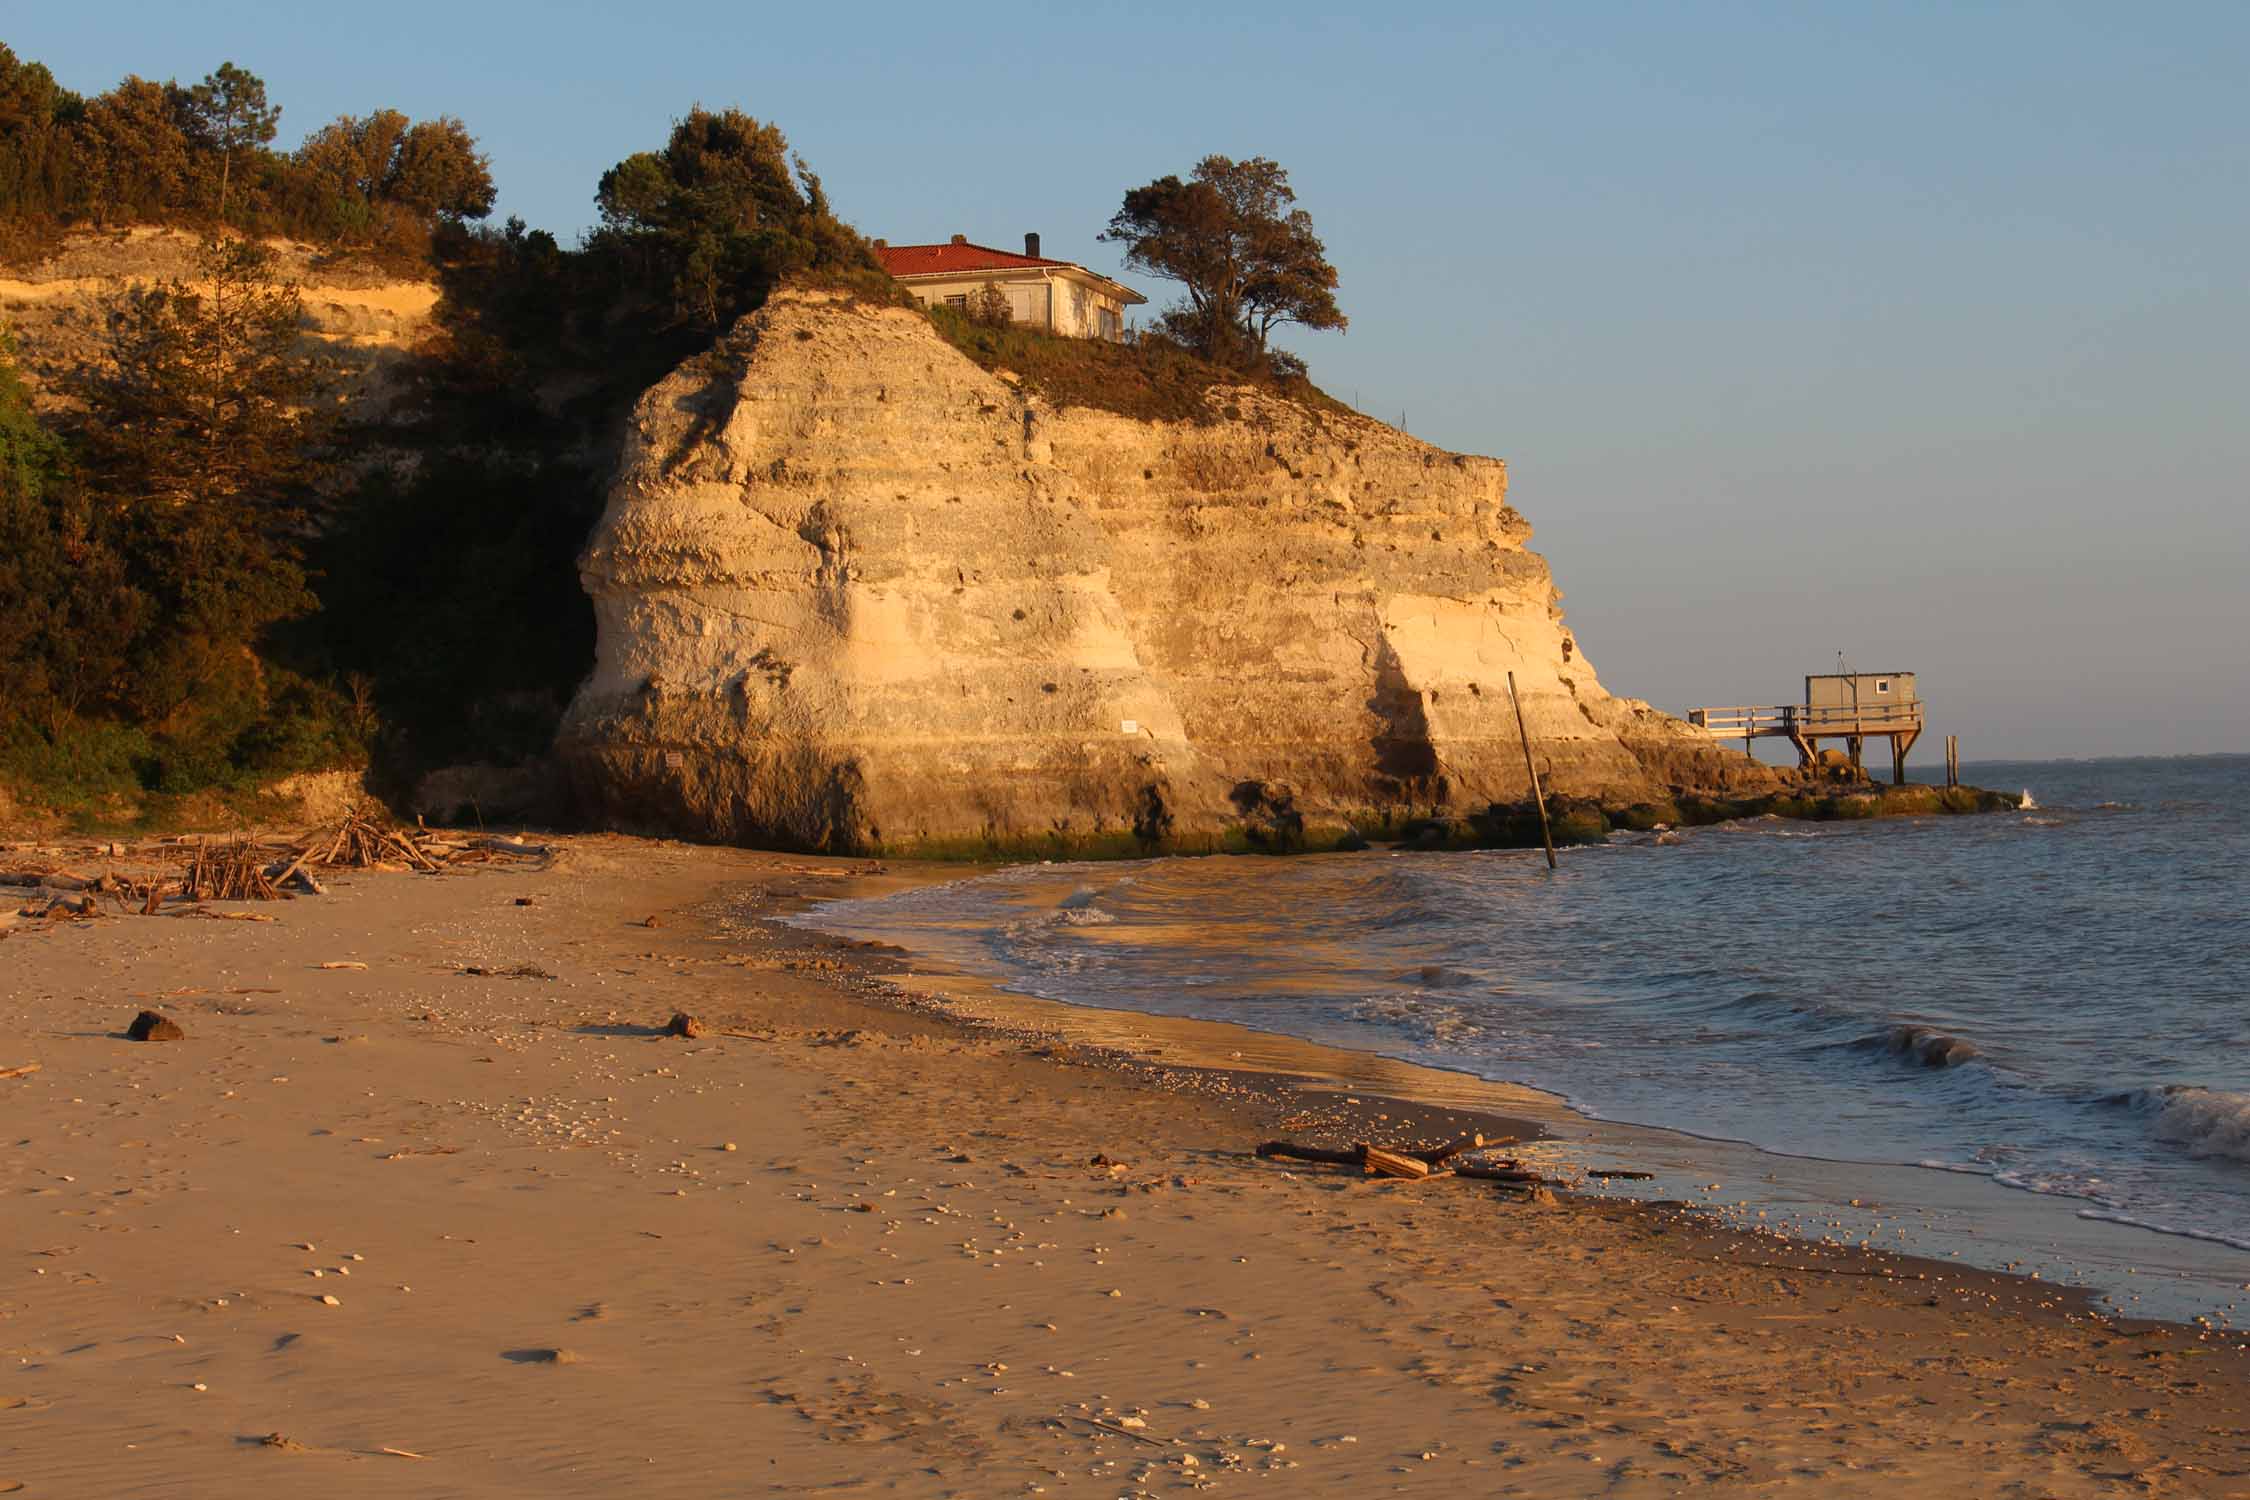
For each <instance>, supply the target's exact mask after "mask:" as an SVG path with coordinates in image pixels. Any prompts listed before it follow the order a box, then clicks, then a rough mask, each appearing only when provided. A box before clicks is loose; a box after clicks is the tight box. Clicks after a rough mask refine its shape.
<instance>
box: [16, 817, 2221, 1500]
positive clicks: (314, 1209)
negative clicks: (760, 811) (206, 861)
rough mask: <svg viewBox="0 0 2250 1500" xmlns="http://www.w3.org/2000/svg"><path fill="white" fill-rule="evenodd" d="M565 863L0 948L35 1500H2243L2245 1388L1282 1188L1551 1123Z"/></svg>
mask: <svg viewBox="0 0 2250 1500" xmlns="http://www.w3.org/2000/svg"><path fill="white" fill-rule="evenodd" d="M557 847H558V851H559V852H558V854H557V855H556V857H555V858H554V859H553V860H552V862H551V863H549V864H547V865H546V866H545V867H543V868H532V867H529V866H528V865H516V866H502V865H493V866H488V867H484V868H482V869H476V870H462V871H455V872H452V873H448V874H445V875H438V876H432V875H410V874H389V873H377V872H365V873H357V874H342V873H339V875H338V876H337V877H336V878H334V879H333V880H331V881H330V882H329V894H328V895H326V896H325V897H320V898H310V897H308V898H306V899H300V900H294V901H290V902H287V903H265V904H262V905H261V906H260V907H259V908H257V911H258V914H259V915H262V916H270V917H271V918H273V920H271V921H236V920H217V919H211V918H203V917H197V916H192V915H182V916H166V917H145V918H144V917H124V916H116V917H106V918H101V919H95V920H86V921H77V922H57V923H50V924H43V925H41V926H39V927H38V928H37V929H36V930H30V929H29V928H28V927H27V926H26V925H22V924H19V925H17V926H15V927H13V928H11V929H9V930H8V931H7V933H6V935H5V936H4V937H0V1140H4V1141H5V1143H6V1150H5V1153H4V1154H0V1201H4V1202H5V1204H6V1212H5V1216H4V1218H0V1275H4V1276H5V1278H6V1279H5V1282H4V1284H0V1354H4V1355H5V1366H4V1368H0V1494H22V1495H24V1496H26V1497H46V1496H57V1497H62V1496H70V1497H78V1496H181V1495H213V1496H217V1495H234V1494H274V1495H295V1494H306V1495H312V1494H319V1495H323V1496H339V1497H341V1496H362V1495H365V1496H511V1495H524V1496H529V1495H540V1496H555V1495H586V1496H613V1495H622V1494H632V1495H640V1496H694V1497H703V1496H717V1495H769V1494H770V1495H784V1494H786V1495H861V1494H866V1495H874V1494H885V1495H891V1494H895V1495H910V1496H922V1495H927V1496H1001V1495H1031V1494H1052V1495H1083V1496H1102V1497H1110V1496H1138V1495H1161V1494H1178V1493H1186V1492H1189V1491H1212V1492H1224V1493H1236V1494H1267V1495H1277V1496H1297V1495H1336V1496H1357V1495H1370V1494H1409V1495H1471V1494H1473V1495H1542V1496H1548V1495H1576V1494H1597V1493H1598V1494H1604V1495H1620V1496H1640V1495H1668V1494H1677V1493H1682V1492H1685V1491H1691V1490H1698V1489H1712V1490H1716V1491H1720V1492H1733V1491H1742V1492H1750V1491H1757V1492H1780V1491H1790V1490H1794V1491H1797V1492H1801V1493H1807V1494H1818V1495H1822V1496H1830V1495H1892V1494H1897V1493H1900V1492H1902V1491H1904V1490H1906V1489H1907V1488H1908V1487H1909V1486H1912V1487H1915V1488H1917V1489H1919V1490H1920V1491H1921V1492H1922V1493H1926V1494H1940V1495H1956V1494H1958V1495H2009V1496H2079V1495H2088V1496H2091V1495H2122V1494H2155V1495H2183V1496H2187V1495H2192V1496H2206V1495H2208V1496H2222V1495H2239V1494H2250V1438H2246V1437H2245V1435H2244V1428H2245V1398H2246V1396H2250V1354H2246V1353H2245V1349H2244V1347H2243V1345H2242V1342H2241V1340H2240V1337H2239V1336H2238V1335H2232V1334H2228V1335H2221V1334H2218V1333H2215V1332H2212V1331H2208V1330H2203V1329H2198V1328H2195V1327H2191V1326H2182V1325H2167V1324H2139V1323H2135V1324H2123V1323H2118V1322H2115V1321H2112V1320H2110V1319H2108V1318H2105V1317H2103V1316H2100V1315H2098V1314H2096V1313H2095V1312H2093V1311H2092V1310H2090V1309H2089V1308H2088V1307H2087V1306H2086V1305H2085V1304H2084V1302H2083V1301H2082V1300H2081V1299H2077V1298H2073V1297H2069V1296H2065V1295H2058V1294H2057V1293H2056V1291H2055V1289H2054V1288H2052V1287H2051V1286H2047V1285H2043V1284H2040V1283H2034V1282H2026V1281H2016V1280H2011V1279H2007V1278H1998V1277H1992V1276H1986V1275H1980V1274H1976V1273H1963V1272H1961V1271H1960V1270H1959V1269H1958V1268H1953V1267H1938V1266H1933V1265H1931V1264H1929V1263H1923V1262H1915V1261H1911V1260H1905V1259H1900V1258H1897V1257H1887V1256H1882V1255H1876V1254H1863V1253H1859V1252H1856V1251H1852V1252H1846V1251H1842V1250H1835V1249H1828V1248H1825V1247H1817V1246H1810V1245H1805V1244H1802V1243H1797V1242H1793V1241H1787V1240H1783V1239H1779V1238H1777V1237H1774V1236H1771V1235H1758V1234H1754V1233H1745V1232H1742V1231H1739V1230H1737V1229H1734V1228H1730V1227H1728V1226H1726V1225H1723V1224H1721V1223H1719V1222H1717V1221H1716V1220H1714V1219H1712V1218H1710V1217H1708V1216H1705V1215H1701V1214H1697V1213H1688V1212H1681V1211H1670V1210H1666V1209H1663V1208H1661V1207H1645V1206H1638V1205H1631V1204H1624V1203H1618V1202H1611V1201H1602V1200H1595V1199H1591V1198H1580V1197H1577V1196H1574V1195H1572V1194H1569V1193H1564V1194H1560V1195H1556V1196H1553V1197H1551V1198H1550V1197H1547V1196H1544V1195H1542V1196H1539V1197H1535V1198H1533V1199H1531V1200H1529V1201H1519V1199H1518V1198H1517V1197H1515V1196H1512V1195H1504V1194H1503V1193H1502V1191H1501V1190H1500V1189H1498V1188H1496V1187H1494V1186H1493V1185H1491V1184H1487V1183H1482V1182H1472V1181H1467V1180H1463V1179H1459V1178H1444V1179H1439V1180H1434V1181H1427V1182H1420V1183H1397V1182H1390V1181H1384V1180H1372V1179H1365V1178H1362V1177H1361V1176H1359V1175H1358V1174H1356V1173H1353V1172H1348V1171H1344V1170H1341V1169H1331V1168H1322V1167H1318V1166H1292V1165H1289V1164H1286V1163H1280V1162H1271V1161H1261V1160H1258V1159H1256V1158H1255V1157H1254V1156H1253V1155H1252V1154H1251V1148H1252V1147H1253V1146H1254V1145H1255V1144H1256V1143H1257V1142H1259V1141H1261V1140H1264V1139H1267V1138H1270V1137H1273V1136H1276V1135H1285V1134H1286V1135H1292V1136H1295V1137H1298V1138H1301V1139H1306V1140H1318V1141H1322V1142H1327V1143H1331V1144H1333V1143H1341V1142H1348V1141H1350V1140H1352V1139H1355V1138H1356V1139H1374V1140H1377V1141H1378V1142H1382V1141H1391V1142H1398V1143H1405V1142H1410V1141H1436V1140H1439V1139H1443V1138H1446V1137H1448V1136H1451V1135H1454V1134H1458V1133H1461V1132H1464V1131H1467V1130H1483V1131H1485V1132H1486V1133H1488V1134H1500V1133H1507V1132H1508V1131H1510V1130H1511V1129H1516V1130H1518V1131H1520V1130H1521V1128H1522V1127H1520V1126H1517V1127H1511V1126H1510V1125H1509V1124H1508V1122H1507V1121H1506V1120H1505V1119H1504V1118H1502V1116H1504V1115H1505V1109H1504V1108H1502V1107H1501V1106H1502V1105H1504V1102H1505V1096H1504V1094H1503V1093H1499V1092H1495V1093H1493V1094H1492V1095H1491V1099H1492V1101H1493V1108H1492V1109H1491V1110H1486V1109H1483V1108H1481V1107H1479V1106H1478V1103H1477V1100H1476V1099H1474V1098H1469V1097H1461V1096H1457V1095H1456V1096H1446V1095H1443V1094H1441V1093H1439V1092H1435V1091H1433V1092H1432V1093H1430V1094H1428V1095H1427V1096H1426V1097H1427V1098H1429V1099H1432V1100H1435V1101H1436V1102H1434V1103H1425V1104H1421V1105H1416V1104H1413V1103H1411V1102H1401V1101H1402V1099H1408V1098H1410V1096H1412V1095H1414V1094H1415V1093H1416V1092H1417V1090H1416V1088H1415V1086H1414V1085H1415V1079H1414V1077H1413V1074H1414V1071H1415V1070H1412V1069H1408V1068H1405V1067H1403V1066H1401V1065H1384V1066H1383V1067H1381V1068H1372V1067H1371V1066H1370V1065H1368V1064H1366V1063H1365V1061H1364V1060H1361V1061H1360V1062H1352V1061H1349V1060H1337V1061H1336V1065H1335V1068H1334V1069H1333V1070H1332V1071H1333V1072H1334V1073H1335V1074H1337V1075H1339V1076H1342V1075H1345V1074H1348V1073H1349V1071H1350V1070H1351V1069H1352V1068H1361V1069H1363V1074H1362V1076H1366V1077H1369V1078H1373V1079H1377V1080H1379V1081H1381V1082H1383V1083H1384V1084H1385V1086H1386V1087H1388V1085H1389V1084H1390V1083H1396V1084H1397V1085H1398V1087H1397V1088H1396V1089H1395V1090H1393V1091H1392V1092H1390V1093H1389V1094H1384V1093H1377V1092H1373V1091H1372V1090H1371V1089H1369V1088H1365V1087H1355V1088H1353V1089H1351V1090H1350V1091H1348V1092H1347V1091H1346V1090H1344V1089H1342V1088H1339V1087H1333V1086H1329V1085H1327V1084H1325V1083H1324V1084H1321V1085H1319V1086H1309V1085H1307V1084H1305V1083H1303V1082H1302V1081H1301V1080H1295V1079H1292V1078H1290V1077H1288V1076H1285V1072H1284V1071H1283V1070H1276V1069H1274V1068H1272V1067H1265V1066H1260V1067H1248V1066H1244V1067H1241V1068H1237V1069H1231V1070H1230V1069H1228V1068H1226V1067H1224V1066H1218V1067H1207V1066H1203V1065H1202V1064H1204V1063H1210V1062H1217V1063H1222V1064H1223V1063H1224V1061H1225V1060H1227V1059H1228V1058H1229V1057H1230V1056H1231V1052H1232V1051H1233V1050H1238V1049H1233V1048H1232V1047H1231V1045H1230V1041H1229V1038H1228V1037H1227V1036H1226V1035H1225V1034H1224V1029H1223V1028H1212V1027H1198V1026H1196V1025H1193V1024H1189V1023H1178V1022H1165V1023H1162V1024H1161V1026H1159V1025H1157V1024H1156V1023H1151V1024H1150V1026H1149V1028H1148V1035H1147V1038H1146V1042H1145V1045H1142V1046H1139V1047H1135V1046H1133V1045H1131V1044H1130V1039H1123V1040H1119V1041H1117V1044H1115V1045H1106V1044H1105V1045H1102V1046H1092V1045H1086V1044H1084V1043H1082V1042H1081V1041H1078V1040H1075V1039H1073V1038H1071V1037H1069V1036H1067V1035H1062V1034H1057V1033H1052V1032H1050V1033H1047V1034H1042V1032H1041V1030H1040V1028H1039V1027H1038V1026H1037V1025H1036V1024H1035V1023H1034V1022H1032V1021H1028V1020H1023V1019H1022V1018H1020V1017H1019V1024H1012V1025H1010V1026H1007V1027H999V1028H968V1027H964V1026H962V1025H959V1024H957V1023H955V1022H953V1021H950V1020H948V1019H946V1018H945V1017H944V1016H942V1015H938V1014H934V1013H932V1011H931V1010H930V1009H929V1008H928V1007H927V1006H924V1005H920V1004H917V1003H914V1001H913V1000H912V998H911V996H910V995H909V994H908V993H906V992H904V991H901V990H899V989H896V988H894V987H893V986H891V985H890V984H888V983H887V982H886V981H885V980H884V978H883V977H882V976H883V974H884V973H885V972H886V971H888V970H891V969H895V968H896V967H897V965H896V963H895V961H894V960H893V959H892V958H891V957H890V956H889V955H886V954H883V953H881V952H874V951H870V950H867V949H863V948H859V947H856V946H854V945H851V944H848V943H843V942H840V941H836V940H831V939H825V938H821V937H819V936H817V935H812V934H805V933H796V932H792V931H789V930H786V929H780V928H777V927H775V926H773V925H772V924H771V923H769V922H765V921H762V920H759V917H760V915H761V914H769V913H774V912H779V911H783V910H786V909H789V908H790V907H791V906H792V905H793V904H794V903H798V902H801V901H802V900H803V899H804V898H805V897H806V896H807V895H808V894H810V893H815V892H821V891H830V890H835V889H839V888H842V887H843V886H844V885H845V884H846V883H851V882H856V883H858V884H860V885H863V886H864V885H870V884H879V883H880V882H882V881H886V880H891V881H902V880H906V879H909V878H929V877H928V874H927V872H919V873H918V872H896V871H894V872H890V873H888V874H877V873H873V872H872V871H870V870H869V869H867V868H866V867H863V866H856V865H853V864H851V863H849V862H843V861H816V860H806V859H799V858H791V857H784V856H773V855H761V854H753V853H747V852H743V851H737V850H726V849H710V848H697V847H689V846H684V845H676V844H659V843H649V842H642V841H635V840H629V839H625V838H620V837H609V836H602V837H585V838H574V839H569V840H563V841H560V842H559V844H558V846H557ZM338 964H348V965H363V966H364V967H323V965H338ZM471 970H482V971H485V972H481V973H476V972H469V971H471ZM144 1008H152V1009H156V1010H159V1011H161V1012H163V1013H164V1014H165V1015H167V1016H169V1017H170V1018H172V1019H173V1020H175V1021H176V1022H178V1024H179V1025H180V1026H181V1027H182V1028H183V1030H184V1032H185V1035H184V1037H183V1038H182V1039H180V1040H177V1041H169V1042H150V1043H137V1042H132V1041H128V1040H125V1039H124V1037H123V1032H124V1030H125V1027H126V1025H127V1023H128V1022H129V1021H131V1019H132V1018H133V1016H134V1014H135V1013H136V1012H137V1011H139V1010H141V1009H144ZM675 1012H686V1013H688V1014H691V1015H693V1016H695V1017H697V1018H699V1020H700V1022H701V1023H702V1026H701V1030H702V1034H701V1035H700V1036H696V1037H692V1038H684V1037H678V1036H671V1035H666V1034H664V1031H663V1027H664V1025H665V1022H666V1021H667V1019H668V1018H669V1017H670V1016H672V1015H673V1014H674V1013H675ZM1113 1040H1115V1039H1113ZM1494 1111H1497V1113H1495V1112H1494Z"/></svg>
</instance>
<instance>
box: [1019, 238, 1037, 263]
mask: <svg viewBox="0 0 2250 1500" xmlns="http://www.w3.org/2000/svg"><path fill="white" fill-rule="evenodd" d="M1023 253H1024V254H1026V255H1028V256H1030V257H1031V258H1032V259H1033V260H1037V259H1039V236H1038V235H1036V234H1027V235H1025V236H1024V237H1023Z"/></svg>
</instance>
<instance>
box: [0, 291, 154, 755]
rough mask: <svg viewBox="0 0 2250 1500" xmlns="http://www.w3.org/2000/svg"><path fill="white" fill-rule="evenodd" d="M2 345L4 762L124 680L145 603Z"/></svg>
mask: <svg viewBox="0 0 2250 1500" xmlns="http://www.w3.org/2000/svg"><path fill="white" fill-rule="evenodd" d="M9 355H10V351H9V349H8V345H7V340H6V338H5V336H4V335H0V751H4V750H5V749H7V748H8V747H9V746H10V745H11V744H13V743H17V742H20V741H21V740H22V738H23V736H24V735H25V734H26V733H27V732H28V733H31V734H34V735H37V736H39V737H41V738H43V739H44V740H45V741H46V743H48V744H50V745H52V744H55V743H58V742H59V741H60V740H61V739H62V738H63V736H64V735H65V734H66V733H67V732H68V730H69V728H70V726H71V725H72V724H73V723H74V722H75V721H76V720H77V719H78V717H79V715H80V714H81V713H82V712H84V711H85V710H87V709H89V708H91V707H94V706H96V705H97V704H100V703H102V702H103V701H104V700H105V699H106V698H107V697H108V696H109V695H110V694H111V693H112V692H113V691H114V689H115V687H116V684H117V682H118V680H119V679H120V677H121V675H122V673H123V670H124V654H125V649H126V647H125V642H126V641H128V640H130V639H131V637H132V636H133V634H134V632H135V631H136V630H137V629H138V627H139V625H140V622H141V618H142V615H143V603H144V601H143V600H142V598H141V596H140V594H139V593H138V591H136V590H135V589H133V588H132V587H131V585H130V584H129V583H128V582H127V581H126V578H125V564H124V559H123V557H122V556H121V554H120V552H119V550H118V548H117V546H116V536H115V527H114V526H112V525H109V524H107V521H108V518H107V517H106V516H104V515H103V514H102V513H101V512H99V511H98V510H97V509H96V508H95V507H93V506H91V505H89V504H88V503H87V497H86V495H85V492H84V490H83V489H81V488H80V487H79V486H78V485H77V484H76V483H74V481H73V476H72V474H71V472H70V460H69V454H68V452H67V451H66V450H65V448H64V446H63V444H62V442H61V441H60V440H59V439H58V438H57V437H56V436H55V435H54V434H53V433H52V432H50V431H49V430H48V429H47V428H46V427H45V426H44V425H43V424H42V423H41V422H40V421H39V419H38V416H37V415H36V414H35V413H34V412H33V411H32V408H31V398H30V395H29V394H28V393H27V392H26V391H25V389H24V385H23V381H22V379H21V377H19V376H18V375H17V373H16V370H15V366H14V365H13V364H12V363H11V362H10V358H9Z"/></svg>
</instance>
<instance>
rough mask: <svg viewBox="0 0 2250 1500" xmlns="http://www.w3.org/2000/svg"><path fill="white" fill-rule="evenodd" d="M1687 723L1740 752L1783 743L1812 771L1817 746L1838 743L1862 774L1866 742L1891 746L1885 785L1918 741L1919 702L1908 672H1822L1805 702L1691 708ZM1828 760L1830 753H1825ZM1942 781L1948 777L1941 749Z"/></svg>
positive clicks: (1898, 775) (1808, 683)
mask: <svg viewBox="0 0 2250 1500" xmlns="http://www.w3.org/2000/svg"><path fill="white" fill-rule="evenodd" d="M1688 722H1689V723H1690V724H1694V725H1697V726H1698V727H1700V728H1702V729H1705V730H1707V731H1709V732H1710V735H1711V737H1712V738H1713V739H1716V740H1740V741H1742V748H1743V750H1744V752H1745V753H1748V752H1749V751H1750V749H1751V743H1752V741H1755V740H1759V739H1765V738H1778V739H1786V740H1788V741H1789V743H1790V744H1791V745H1793V746H1795V747H1796V750H1797V764H1798V765H1800V766H1802V767H1804V768H1805V769H1807V770H1812V769H1814V768H1817V767H1819V766H1821V765H1822V764H1823V761H1822V759H1821V749H1820V742H1821V741H1822V740H1842V741H1843V742H1844V756H1845V757H1846V759H1847V760H1848V763H1849V764H1850V766H1851V767H1852V769H1853V770H1855V771H1864V770H1865V767H1864V765H1862V763H1861V755H1862V752H1863V750H1864V747H1865V746H1866V743H1867V742H1868V741H1869V740H1872V739H1887V740H1889V741H1890V742H1891V783H1892V784H1893V785H1894V786H1903V785H1904V784H1905V782H1906V752H1907V751H1909V750H1911V749H1913V748H1914V742H1915V741H1916V740H1918V739H1920V738H1921V737H1922V700H1921V699H1920V698H1919V697H1917V696H1916V695H1915V692H1914V674H1913V673H1912V672H1825V673H1820V674H1818V675H1815V676H1809V677H1807V678H1806V679H1805V701H1804V702H1802V703H1784V704H1781V705H1779V706H1777V707H1773V708H1748V707H1728V708H1692V709H1689V710H1688ZM1828 753H1829V755H1830V756H1832V757H1833V756H1834V755H1835V754H1836V752H1834V751H1830V752H1828ZM1947 773H1948V777H1949V779H1950V777H1951V776H1952V774H1953V759H1952V749H1951V747H1950V746H1948V750H1947Z"/></svg>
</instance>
